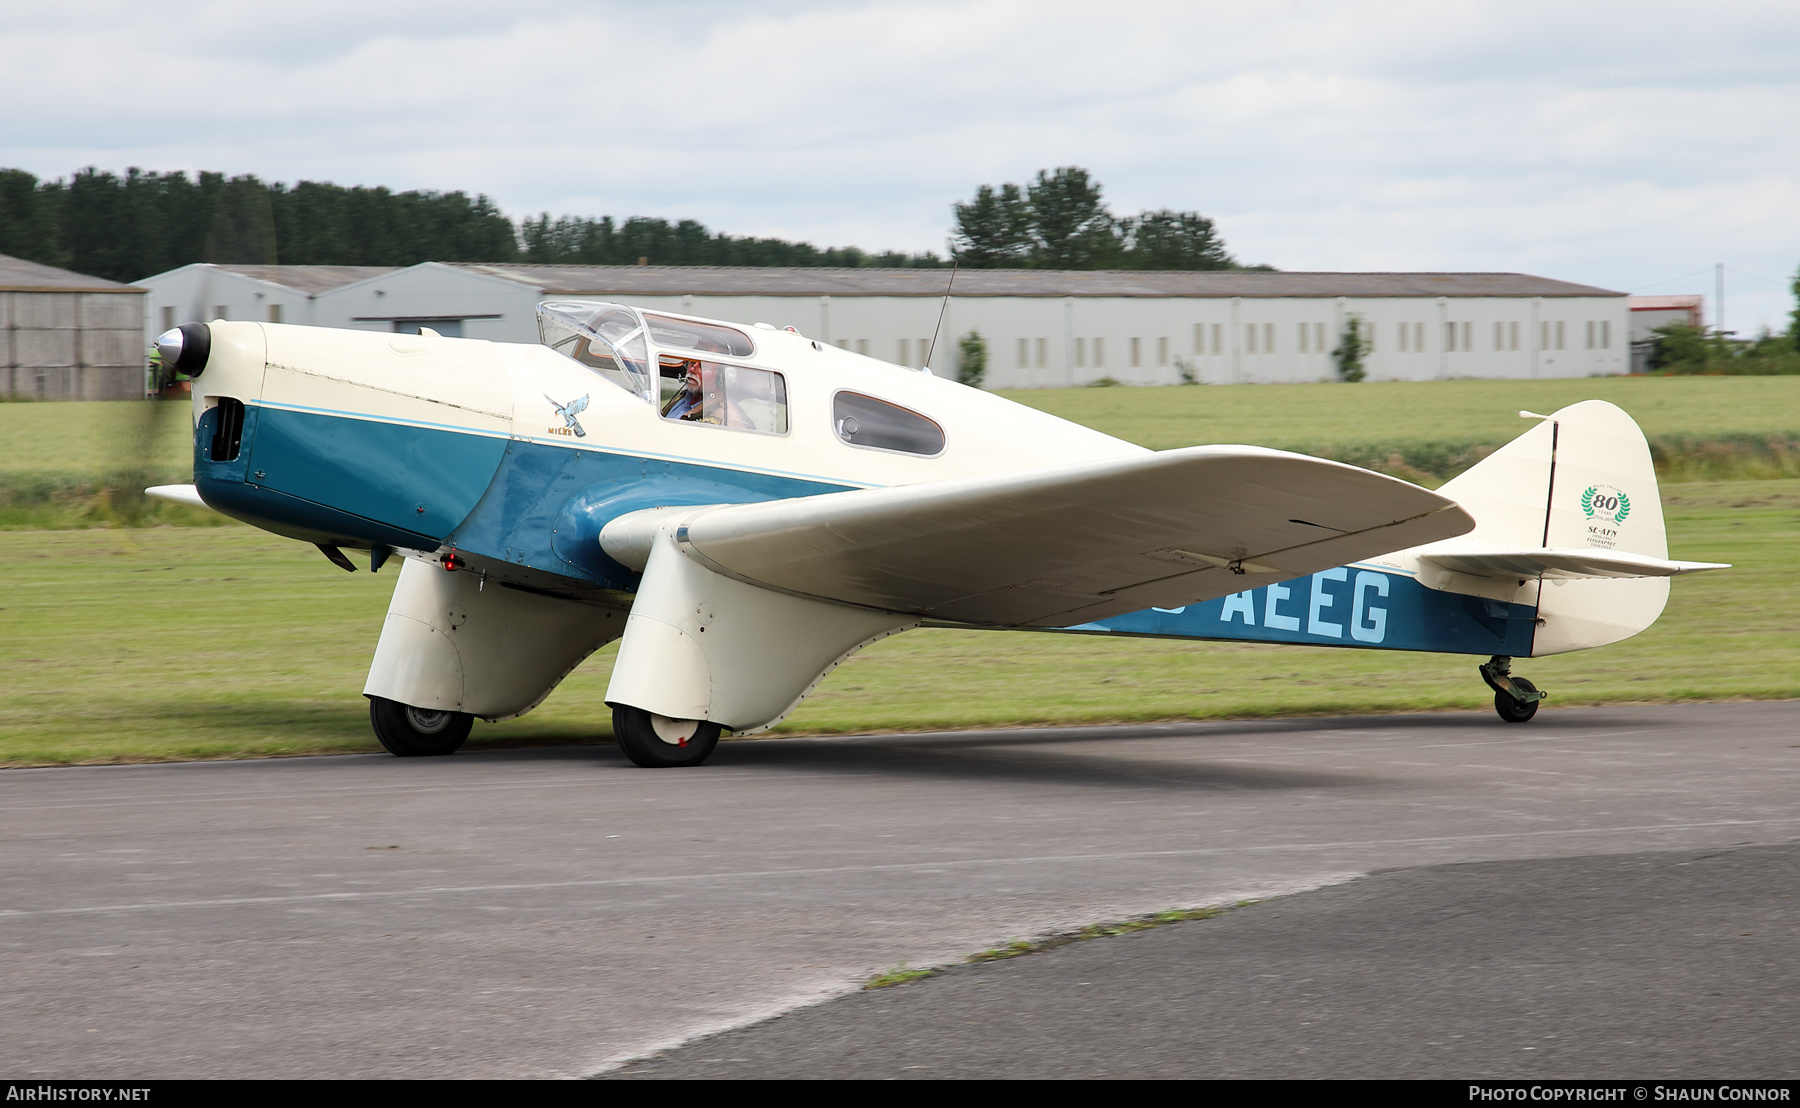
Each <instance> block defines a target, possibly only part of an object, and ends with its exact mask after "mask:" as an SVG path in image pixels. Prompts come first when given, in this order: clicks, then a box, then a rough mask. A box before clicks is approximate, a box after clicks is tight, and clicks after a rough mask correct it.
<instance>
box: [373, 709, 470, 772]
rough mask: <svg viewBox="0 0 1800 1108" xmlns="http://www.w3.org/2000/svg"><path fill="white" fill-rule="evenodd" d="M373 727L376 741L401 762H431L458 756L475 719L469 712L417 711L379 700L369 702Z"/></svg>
mask: <svg viewBox="0 0 1800 1108" xmlns="http://www.w3.org/2000/svg"><path fill="white" fill-rule="evenodd" d="M369 723H370V724H372V725H373V726H374V728H375V737H376V738H378V739H380V740H381V745H382V746H385V747H387V751H388V753H389V754H392V755H394V756H395V757H397V758H429V757H432V756H435V755H438V754H454V753H456V748H457V747H459V746H461V745H462V744H463V740H465V739H467V738H468V737H469V728H471V727H473V726H474V725H475V717H474V716H472V715H469V714H468V713H466V712H439V711H433V710H431V709H429V708H414V707H412V706H411V705H408V704H401V703H399V702H398V701H393V700H387V699H385V698H383V697H379V696H371V697H370V698H369Z"/></svg>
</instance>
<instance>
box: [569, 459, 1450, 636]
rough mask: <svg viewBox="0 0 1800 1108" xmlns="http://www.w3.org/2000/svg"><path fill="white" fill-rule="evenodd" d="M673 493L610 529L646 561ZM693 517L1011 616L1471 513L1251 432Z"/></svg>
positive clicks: (769, 555) (883, 591) (716, 562)
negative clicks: (1236, 441) (1221, 440)
mask: <svg viewBox="0 0 1800 1108" xmlns="http://www.w3.org/2000/svg"><path fill="white" fill-rule="evenodd" d="M674 511H675V510H673V509H671V510H651V511H647V512H634V513H632V514H630V515H627V516H622V517H620V518H619V519H616V520H614V521H613V522H612V523H610V524H608V525H607V526H606V528H605V529H604V530H603V531H602V533H601V543H602V545H603V546H604V547H605V549H606V551H607V553H608V554H610V555H612V557H614V558H616V559H618V560H619V561H620V562H623V563H624V564H626V565H631V566H634V567H636V568H642V567H643V566H644V564H645V563H646V561H647V559H648V556H649V551H650V549H651V544H652V542H653V541H654V536H655V534H656V533H657V532H658V531H659V530H661V529H662V528H663V527H665V526H666V525H667V524H668V523H669V521H670V520H671V518H672V516H671V513H672V512H674ZM679 518H680V520H681V521H682V523H683V525H682V526H681V527H680V528H679V530H678V532H677V541H678V542H679V543H680V544H681V545H682V547H683V549H684V550H685V551H686V552H687V553H688V554H689V555H690V556H693V557H695V558H697V559H699V560H700V561H701V562H702V563H704V564H706V565H709V566H710V567H711V568H713V569H715V570H717V571H719V572H722V573H725V574H727V575H728V576H732V577H736V578H738V579H740V580H743V581H747V582H749V583H751V584H756V585H761V586H763V587H766V588H771V589H775V590H778V591H781V592H787V593H792V594H796V595H801V596H811V597H816V598H819V599H824V600H834V601H838V602H841V603H847V604H856V605H860V606H864V607H870V608H879V609H882V610H884V611H895V612H910V613H914V614H917V615H920V616H924V617H926V618H930V619H938V620H946V621H952V622H960V623H974V624H985V625H991V626H1011V627H1018V626H1039V627H1057V626H1067V625H1069V624H1073V623H1081V622H1085V621H1088V620H1094V619H1103V618H1105V617H1107V616H1111V615H1119V614H1122V613H1124V612H1132V611H1138V610H1141V609H1143V608H1148V607H1151V606H1158V607H1173V606H1175V605H1179V604H1187V603H1193V602H1196V601H1199V600H1204V599H1209V598H1211V597H1215V596H1223V595H1224V594H1226V593H1231V592H1238V591H1240V590H1243V589H1247V588H1253V587H1255V586H1257V585H1259V584H1264V583H1267V582H1269V581H1276V580H1282V579H1285V578H1289V577H1298V576H1301V575H1303V574H1307V573H1312V572H1315V571H1317V570H1321V569H1328V568H1330V567H1332V566H1337V565H1342V564H1344V563H1346V562H1351V561H1355V560H1357V559H1359V558H1366V557H1370V556H1373V555H1376V554H1383V553H1387V552H1389V551H1393V550H1397V549H1402V548H1405V547H1409V546H1415V545H1418V544H1421V543H1426V542H1435V541H1438V540H1440V539H1444V538H1449V537H1452V536H1455V535H1460V534H1463V533H1464V532H1466V531H1468V530H1469V529H1470V527H1471V526H1473V520H1472V519H1471V518H1470V517H1469V515H1468V513H1466V512H1464V511H1463V510H1462V509H1461V508H1460V507H1458V506H1457V505H1456V504H1455V503H1454V502H1453V501H1450V500H1447V499H1445V498H1444V497H1441V496H1439V495H1437V494H1436V493H1433V492H1428V491H1426V490H1425V489H1422V488H1419V487H1418V486H1416V485H1410V484H1407V483H1406V482H1404V481H1399V480H1396V479H1394V478H1391V477H1384V476H1382V475H1381V474H1378V473H1371V472H1369V471H1368V470H1363V469H1357V468H1355V467H1353V466H1347V465H1342V464H1340V463H1337V462H1328V461H1323V460H1321V459H1318V458H1309V457H1306V456H1304V455H1300V454H1289V453H1287V452H1285V451H1279V450H1264V449H1261V448H1259V447H1253V446H1198V447H1191V448H1189V449H1186V450H1169V451H1163V452H1161V453H1156V454H1143V455H1136V456H1133V457H1129V458H1120V459H1109V460H1106V461H1101V462H1091V463H1082V464H1080V465H1073V466H1061V467H1057V468H1054V469H1047V470H1037V471H1032V472H1026V473H1013V474H1001V475H995V476H982V477H973V478H958V479H955V480H949V481H934V482H928V483H925V484H919V485H905V486H899V487H893V488H884V489H861V490H856V491H852V492H841V493H826V494H823V495H819V496H810V497H801V498H796V499H791V500H777V501H771V502H768V503H763V504H733V505H718V506H713V507H708V508H700V509H682V510H680V516H679ZM1234 567H1235V569H1234ZM1236 570H1241V571H1242V572H1241V573H1240V572H1237V571H1236Z"/></svg>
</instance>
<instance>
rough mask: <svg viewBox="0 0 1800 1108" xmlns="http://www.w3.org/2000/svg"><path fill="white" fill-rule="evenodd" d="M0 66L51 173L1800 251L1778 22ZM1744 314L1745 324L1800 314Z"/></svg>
mask: <svg viewBox="0 0 1800 1108" xmlns="http://www.w3.org/2000/svg"><path fill="white" fill-rule="evenodd" d="M15 7H17V8H24V7H25V6H22V5H18V6H15ZM0 50H4V51H5V52H6V56H7V57H8V58H9V63H8V67H7V72H6V74H5V76H4V77H0V82H3V83H0V89H4V92H5V95H6V97H7V102H8V104H9V105H17V106H19V107H20V110H12V111H9V112H8V113H6V118H5V119H4V121H0V143H3V146H4V150H5V151H6V154H5V155H4V157H3V159H0V160H4V161H6V162H7V163H8V164H15V165H20V166H22V167H23V168H27V169H30V170H32V171H34V172H37V173H39V174H42V175H50V176H54V175H61V174H66V173H68V172H70V171H72V170H74V169H75V168H78V167H79V166H81V165H85V164H96V165H101V166H105V167H109V168H122V167H123V166H125V165H127V164H135V165H141V166H144V167H146V168H155V169H177V168H181V169H199V168H209V169H219V170H224V171H227V172H253V173H257V174H259V175H261V176H263V177H265V178H271V179H278V180H289V181H292V180H298V179H301V178H310V179H328V180H335V181H339V182H341V183H345V184H356V183H362V184H387V185H389V186H392V187H395V188H437V189H453V188H460V189H463V190H466V191H471V192H476V191H478V192H485V193H487V194H489V195H491V196H493V197H494V198H495V199H496V200H497V201H498V202H499V203H500V204H501V205H502V207H504V208H505V209H506V210H508V211H510V212H513V213H514V214H521V215H522V214H526V213H531V212H537V211H543V210H548V211H551V212H554V213H573V214H594V215H597V214H603V213H606V214H613V215H618V216H623V215H629V214H649V215H661V216H668V217H692V218H697V219H701V220H703V221H704V222H706V223H708V224H709V225H710V226H713V227H715V228H717V229H721V230H729V231H732V232H734V233H740V234H770V235H781V236H784V237H791V238H801V239H807V240H810V241H813V242H817V243H820V244H851V243H854V244H857V245H861V246H864V247H867V248H871V249H885V248H897V249H907V250H916V249H938V250H941V249H942V248H943V242H944V238H945V236H946V234H947V231H948V224H949V208H950V204H951V203H952V202H954V201H956V200H958V199H963V198H966V197H967V196H968V195H969V194H970V193H971V192H972V191H973V190H974V187H975V186H976V185H977V184H981V183H984V182H988V183H998V182H1000V181H1004V180H1019V181H1022V180H1025V179H1027V178H1029V176H1030V175H1031V174H1032V173H1034V172H1035V171H1036V170H1037V169H1039V168H1043V167H1049V166H1056V165H1066V164H1077V165H1083V166H1086V167H1088V168H1089V169H1090V170H1092V171H1093V172H1094V174H1095V175H1096V176H1097V177H1098V178H1099V179H1100V180H1101V181H1102V182H1104V184H1105V185H1106V188H1107V191H1108V195H1109V197H1110V198H1111V199H1112V201H1113V203H1114V206H1115V208H1116V209H1118V210H1120V211H1125V212H1130V211H1136V210H1138V209H1140V208H1145V207H1157V208H1160V207H1175V208H1190V209H1198V210H1200V211H1203V212H1205V213H1207V214H1209V215H1212V216H1214V217H1215V218H1216V219H1218V220H1219V222H1220V225H1221V227H1222V229H1223V231H1224V233H1225V235H1226V238H1227V241H1228V242H1229V243H1230V245H1231V247H1232V249H1233V250H1234V251H1235V252H1236V253H1237V254H1238V255H1239V256H1241V257H1244V258H1246V259H1249V260H1255V261H1267V262H1271V263H1273V264H1276V265H1280V266H1282V267H1284V268H1302V269H1325V268H1351V269H1375V268H1386V267H1396V268H1411V267H1423V266H1429V267H1437V268H1448V269H1526V270H1534V271H1538V272H1544V273H1547V274H1550V275H1553V276H1559V277H1565V278H1569V279H1572V280H1581V281H1590V282H1593V283H1597V284H1602V285H1608V286H1611V287H1617V288H1631V287H1636V286H1638V285H1641V284H1645V283H1647V282H1652V281H1657V280H1660V279H1663V278H1666V277H1669V276H1673V275H1676V274H1680V273H1685V272H1689V271H1692V270H1698V269H1703V268H1705V267H1707V266H1709V265H1710V264H1711V263H1712V262H1714V261H1725V262H1727V263H1729V264H1731V265H1732V266H1733V267H1734V268H1736V269H1738V270H1740V271H1743V272H1746V273H1756V274H1763V275H1772V276H1774V277H1776V278H1780V277H1783V276H1784V275H1786V274H1789V273H1791V272H1792V270H1793V267H1794V265H1795V263H1796V261H1800V205H1796V204H1795V203H1794V200H1795V193H1796V191H1797V189H1800V185H1797V183H1800V146H1797V144H1795V143H1793V142H1792V141H1791V140H1790V139H1788V138H1787V131H1789V130H1791V120H1792V119H1793V118H1795V116H1796V109H1797V108H1800V73H1797V72H1796V70H1795V68H1794V66H1793V64H1792V58H1793V57H1794V56H1795V55H1796V52H1797V50H1800V8H1795V7H1794V6H1793V5H1791V4H1784V3H1739V4H1725V5H1714V6H1711V7H1709V8H1707V9H1706V11H1705V12H1704V13H1697V12H1696V10H1695V9H1693V8H1692V7H1691V6H1676V5H1674V4H1662V5H1658V4H1644V3H1611V2H1606V3H1588V4H1580V5H1570V4H1566V3H1562V4H1550V3H1545V2H1528V3H1506V4H1502V3H1469V2H1463V3H1457V2H1448V3H1446V2H1438V3H1410V2H1387V3H1366V4H1357V5H1344V4H1339V3H1326V2H1323V0H1290V2H1288V3H1286V4H1260V5H1245V4H1239V3H1152V2H1145V3H1129V2H1128V3H1119V4H1113V5H1106V6H1101V5H1095V4H1092V3H1091V2H1090V3H1067V2H1041V3H1024V2H1015V0H985V2H976V3H862V4H837V3H808V2H799V0H796V2H791V3H742V4H738V3H719V2H692V3H673V4H670V3H657V4H647V3H613V4H593V3H577V2H573V0H515V2H513V3H509V4H507V5H504V6H501V5H492V4H480V3H472V2H469V3H465V2H457V0H449V2H445V3H433V4H424V3H400V4H386V5H369V4H350V3H343V2H336V0H326V2H324V3H318V4H311V5H306V6H304V7H302V6H287V7H271V6H265V5H246V4H238V3H186V4H183V3H179V2H176V3H163V4H157V5H142V4H130V3H123V2H119V3H114V2H110V0H105V2H103V0H88V2H85V3H84V2H80V0H77V2H75V3H71V4H60V5H42V6H37V7H36V8H34V9H32V10H22V11H9V13H8V14H7V15H6V16H4V17H0ZM1695 290H1696V291H1710V290H1704V289H1702V287H1701V286H1695ZM1733 303H1734V305H1736V307H1737V308H1741V309H1742V311H1743V312H1744V313H1745V314H1744V317H1743V319H1742V320H1741V321H1740V320H1739V319H1738V318H1736V312H1735V310H1734V316H1733V319H1732V323H1733V325H1734V326H1736V325H1738V324H1739V323H1740V322H1742V323H1743V325H1744V326H1746V327H1748V326H1753V325H1754V323H1755V322H1761V321H1769V322H1777V323H1779V322H1780V317H1781V316H1783V315H1784V314H1785V312H1786V304H1787V298H1786V294H1785V291H1784V290H1783V289H1781V288H1780V287H1779V286H1777V285H1772V284H1767V283H1763V284H1761V285H1760V286H1758V285H1756V284H1755V283H1754V282H1752V283H1750V284H1748V285H1747V287H1746V288H1745V290H1744V292H1743V295H1742V296H1741V297H1739V296H1734V297H1733Z"/></svg>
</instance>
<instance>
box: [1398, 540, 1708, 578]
mask: <svg viewBox="0 0 1800 1108" xmlns="http://www.w3.org/2000/svg"><path fill="white" fill-rule="evenodd" d="M1419 560H1420V561H1423V562H1429V563H1431V564H1432V565H1435V566H1437V567H1439V568H1440V569H1447V570H1449V571H1450V572H1452V573H1462V574H1467V575H1468V576H1470V577H1489V578H1493V579H1495V580H1506V579H1508V578H1511V579H1514V580H1520V579H1526V578H1532V577H1538V576H1542V577H1544V578H1546V579H1548V580H1552V581H1554V580H1558V579H1562V580H1581V579H1586V578H1601V577H1615V578H1616V577H1674V576H1675V575H1677V574H1681V573H1704V572H1706V571H1707V570H1711V569H1730V568H1731V565H1730V564H1729V563H1727V562H1672V561H1669V560H1668V559H1666V558H1652V557H1650V556H1648V555H1646V554H1629V553H1626V552H1625V551H1622V550H1582V549H1578V548H1577V549H1561V550H1518V549H1515V550H1498V549H1490V548H1480V547H1471V548H1458V549H1455V550H1444V551H1439V552H1435V553H1430V554H1420V555H1419Z"/></svg>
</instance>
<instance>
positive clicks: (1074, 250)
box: [1025, 165, 1123, 269]
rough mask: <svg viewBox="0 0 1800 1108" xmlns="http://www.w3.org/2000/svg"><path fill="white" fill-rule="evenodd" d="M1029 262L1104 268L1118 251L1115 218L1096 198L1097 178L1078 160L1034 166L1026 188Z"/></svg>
mask: <svg viewBox="0 0 1800 1108" xmlns="http://www.w3.org/2000/svg"><path fill="white" fill-rule="evenodd" d="M1025 204H1026V207H1027V208H1028V209H1029V211H1030V215H1031V264H1032V266H1033V267H1034V268H1037V269H1108V268H1111V267H1112V266H1114V265H1116V264H1118V262H1119V259H1120V255H1121V253H1122V252H1123V243H1122V242H1121V241H1120V234H1119V222H1118V220H1116V219H1114V218H1113V214H1112V213H1111V212H1109V211H1107V210H1106V205H1105V203H1103V202H1102V201H1101V199H1100V182H1098V181H1095V180H1093V179H1092V178H1091V177H1089V176H1088V171H1087V170H1085V169H1082V168H1081V167H1080V166H1073V165H1065V166H1061V167H1059V168H1058V169H1056V170H1055V171H1054V172H1046V171H1044V170H1042V169H1040V170H1038V174H1037V179H1036V180H1035V181H1033V182H1032V183H1031V184H1030V185H1029V186H1028V187H1027V188H1026V190H1025Z"/></svg>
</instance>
